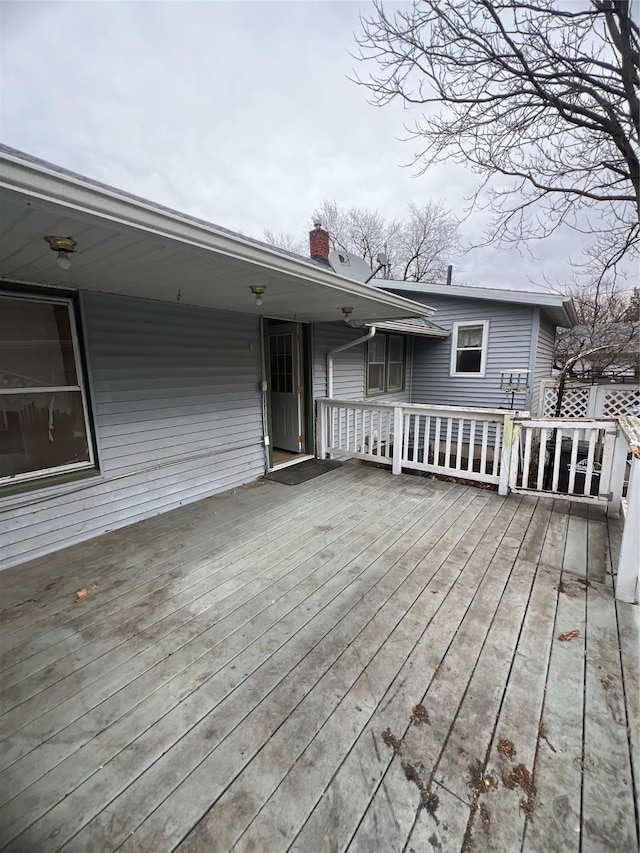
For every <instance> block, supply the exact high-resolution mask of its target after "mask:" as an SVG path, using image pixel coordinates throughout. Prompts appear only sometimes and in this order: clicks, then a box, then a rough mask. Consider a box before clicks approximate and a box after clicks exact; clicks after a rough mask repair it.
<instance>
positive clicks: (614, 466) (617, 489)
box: [602, 428, 640, 518]
mask: <svg viewBox="0 0 640 853" xmlns="http://www.w3.org/2000/svg"><path fill="white" fill-rule="evenodd" d="M628 452H629V445H628V443H627V438H626V436H625V434H624V433H623V431H622V430H621V429H620V428H618V434H617V436H616V437H615V441H614V445H613V459H612V460H611V479H610V480H609V491H610V492H611V499H610V500H609V505H608V506H607V515H609V516H611V518H620V508H621V504H622V489H623V486H624V475H625V473H626V470H627V454H628ZM602 467H603V468H604V465H603V466H602ZM629 489H631V484H629ZM636 489H640V483H638V484H637V486H636ZM636 517H638V518H640V516H636Z"/></svg>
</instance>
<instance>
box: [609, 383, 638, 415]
mask: <svg viewBox="0 0 640 853" xmlns="http://www.w3.org/2000/svg"><path fill="white" fill-rule="evenodd" d="M637 408H640V388H621V389H620V390H619V391H609V392H608V393H607V396H606V397H605V398H604V411H603V413H602V414H603V416H604V417H605V418H610V417H614V418H617V417H619V416H620V415H628V414H630V413H631V411H632V410H633V409H637Z"/></svg>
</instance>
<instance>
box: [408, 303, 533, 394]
mask: <svg viewBox="0 0 640 853" xmlns="http://www.w3.org/2000/svg"><path fill="white" fill-rule="evenodd" d="M415 298H416V299H418V298H419V297H417V296H416V297H415ZM428 303H429V305H431V306H432V307H433V308H436V313H435V315H434V317H433V320H434V322H436V323H437V324H438V325H439V326H442V327H443V328H445V329H448V330H452V329H453V323H454V322H455V321H458V322H470V321H478V320H488V321H489V338H488V348H487V362H486V371H485V376H484V377H478V378H475V377H466V376H465V377H461V376H451V374H450V365H451V347H452V346H453V340H452V337H449V338H445V339H439V340H438V339H433V338H415V340H414V357H413V382H412V392H411V401H412V402H413V403H423V404H434V405H444V406H446V405H454V406H479V407H488V408H498V407H500V406H506V405H508V400H507V395H506V394H505V393H504V392H503V391H501V390H500V388H499V385H500V374H501V372H502V371H503V370H506V369H509V368H517V369H524V370H527V369H529V368H530V352H531V347H532V345H533V343H532V340H531V337H532V329H533V310H534V309H533V308H532V307H530V306H524V305H510V304H506V303H500V302H488V301H483V300H478V299H468V300H465V299H460V298H459V297H452V298H450V299H448V298H446V297H443V296H432V295H429V298H428ZM529 404H530V395H524V394H523V395H520V396H519V397H516V400H515V402H514V405H515V407H519V408H526V407H528V405H529Z"/></svg>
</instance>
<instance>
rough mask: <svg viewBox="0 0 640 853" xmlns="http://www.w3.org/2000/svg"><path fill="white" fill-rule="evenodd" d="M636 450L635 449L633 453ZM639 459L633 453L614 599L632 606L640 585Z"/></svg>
mask: <svg viewBox="0 0 640 853" xmlns="http://www.w3.org/2000/svg"><path fill="white" fill-rule="evenodd" d="M637 450H638V449H637V448H635V451H637ZM638 518H640V458H639V457H638V456H636V455H635V452H633V454H632V456H631V474H630V476H629V488H628V490H627V518H626V522H625V525H624V529H623V531H622V542H621V544H620V559H619V560H618V576H617V578H616V598H617V599H619V600H620V601H628V602H629V603H630V604H633V603H634V602H636V601H637V597H638V585H639V584H640V525H639V524H638Z"/></svg>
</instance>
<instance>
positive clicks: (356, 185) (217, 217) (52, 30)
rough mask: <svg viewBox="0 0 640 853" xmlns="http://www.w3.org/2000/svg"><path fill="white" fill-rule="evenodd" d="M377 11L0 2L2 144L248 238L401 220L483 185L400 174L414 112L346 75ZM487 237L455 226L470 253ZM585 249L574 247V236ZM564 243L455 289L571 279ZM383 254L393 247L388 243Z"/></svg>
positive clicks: (477, 268)
mask: <svg viewBox="0 0 640 853" xmlns="http://www.w3.org/2000/svg"><path fill="white" fill-rule="evenodd" d="M370 9H371V5H370V3H366V2H322V0H315V2H287V3H283V2H267V1H266V0H263V2H253V3H248V2H187V0H184V2H173V3H169V2H166V3H165V2H138V3H125V2H116V1H115V0H114V2H72V3H57V2H29V0H22V1H21V2H17V3H15V2H0V15H1V20H0V33H1V40H2V43H1V45H0V47H1V59H0V63H1V64H0V71H1V74H2V89H1V102H0V103H1V113H0V122H1V125H0V127H1V132H0V137H1V140H2V142H4V143H5V144H7V145H11V146H13V147H15V148H19V149H21V150H23V151H26V152H28V153H29V154H32V155H35V156H38V157H42V158H43V159H45V160H49V161H51V162H53V163H55V164H58V165H61V166H64V167H66V168H69V169H73V170H74V171H76V172H79V173H80V174H83V175H87V176H89V177H91V178H95V179H98V180H101V181H104V182H106V183H108V184H111V185H112V186H114V187H117V188H119V189H124V190H127V191H129V192H132V193H135V194H137V195H141V196H143V197H144V198H147V199H150V200H152V201H155V202H159V203H162V204H166V205H169V206H171V207H174V208H177V209H178V210H180V211H183V212H185V213H189V214H192V215H194V216H198V217H202V218H204V219H207V220H209V221H211V222H214V223H217V224H218V225H222V226H225V227H227V228H231V229H233V230H235V231H239V232H242V233H244V234H247V235H250V236H252V237H257V238H262V237H263V232H264V229H265V228H269V229H270V230H271V231H273V232H276V233H278V232H280V231H284V232H290V233H292V234H294V235H295V236H299V237H303V235H305V234H306V232H307V231H308V230H309V228H310V227H311V214H312V212H313V210H314V208H315V207H316V206H317V205H318V204H319V203H320V202H321V201H322V200H323V199H334V200H335V201H336V202H337V203H338V204H339V205H342V206H345V207H350V206H354V205H355V206H360V207H367V208H371V209H378V210H379V211H380V212H381V213H383V214H384V215H385V216H387V217H389V218H393V217H402V216H403V215H404V214H405V213H406V208H407V204H408V203H409V202H413V203H415V204H417V205H420V204H422V203H424V202H425V201H427V200H428V199H437V200H441V201H443V202H444V203H445V204H446V205H448V206H449V207H451V208H452V209H453V211H454V212H455V213H457V214H458V215H462V213H463V210H464V199H465V196H467V195H469V193H470V192H471V191H472V190H473V188H474V186H475V179H474V178H473V176H472V175H470V174H469V173H468V172H466V171H465V170H464V169H463V168H462V167H458V166H450V167H448V166H447V167H444V166H439V167H438V168H437V169H433V171H430V172H428V173H427V174H426V175H424V176H421V177H415V176H414V173H413V170H412V169H411V168H408V167H406V166H403V164H407V163H408V162H410V160H411V157H412V154H413V153H414V147H415V146H414V144H412V143H409V142H403V141H401V140H400V137H402V135H403V123H404V122H405V121H407V120H410V118H411V116H410V114H408V113H407V112H406V111H404V110H403V109H402V108H401V106H400V105H392V106H390V107H386V108H383V109H380V108H377V107H374V106H372V105H371V104H369V103H368V102H367V92H366V91H365V90H364V89H363V88H361V87H358V86H356V85H355V84H354V83H352V82H351V81H350V80H349V79H348V76H349V75H351V74H352V71H353V69H354V67H355V66H356V65H357V63H356V61H355V60H354V59H353V56H352V55H350V52H351V53H353V52H354V51H355V42H354V33H356V32H358V31H359V29H360V27H359V15H360V14H361V13H367V12H369V11H370ZM485 224H486V223H485V222H484V221H483V220H482V219H481V218H480V217H479V216H478V217H474V218H472V219H471V220H469V221H467V222H466V223H465V224H464V225H463V226H462V234H463V236H464V237H465V238H466V239H467V240H469V241H473V240H477V239H478V238H479V236H480V234H481V233H482V230H483V227H484V225H485ZM574 243H575V238H574ZM567 245H571V244H570V243H568V242H567V235H566V234H565V235H559V234H558V235H555V236H554V237H553V238H551V239H550V240H547V241H545V242H544V243H538V244H535V245H534V249H535V251H536V253H537V259H535V260H534V259H532V258H530V257H526V256H524V257H522V256H520V254H519V253H518V252H516V251H515V250H496V249H491V248H486V249H477V250H473V251H471V252H470V253H469V254H467V255H466V256H464V257H463V258H462V259H461V260H460V261H458V262H456V267H455V270H454V282H455V281H456V280H458V281H465V282H468V283H475V284H483V285H486V286H501V287H509V288H518V289H532V288H533V285H532V282H531V280H530V279H531V278H533V279H534V280H537V281H540V282H541V280H542V272H543V271H544V272H546V274H547V275H548V276H549V277H550V278H551V279H554V280H559V281H564V280H566V279H568V277H569V275H570V269H569V267H568V264H567ZM380 248H382V247H380Z"/></svg>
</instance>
